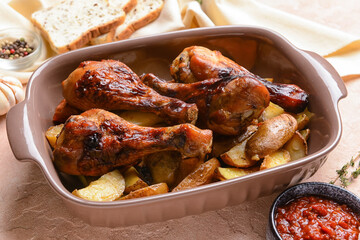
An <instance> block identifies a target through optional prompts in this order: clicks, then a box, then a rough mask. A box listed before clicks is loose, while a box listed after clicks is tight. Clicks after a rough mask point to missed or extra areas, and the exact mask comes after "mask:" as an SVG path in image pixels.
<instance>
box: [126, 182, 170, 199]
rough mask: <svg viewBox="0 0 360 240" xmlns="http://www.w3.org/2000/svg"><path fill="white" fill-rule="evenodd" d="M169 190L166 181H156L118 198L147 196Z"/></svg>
mask: <svg viewBox="0 0 360 240" xmlns="http://www.w3.org/2000/svg"><path fill="white" fill-rule="evenodd" d="M167 192H169V188H168V185H167V184H166V183H158V184H154V185H151V186H148V187H145V188H140V189H138V190H136V191H133V192H130V193H129V194H128V195H126V196H124V197H122V198H120V200H126V199H133V198H141V197H148V196H153V195H157V194H163V193H167Z"/></svg>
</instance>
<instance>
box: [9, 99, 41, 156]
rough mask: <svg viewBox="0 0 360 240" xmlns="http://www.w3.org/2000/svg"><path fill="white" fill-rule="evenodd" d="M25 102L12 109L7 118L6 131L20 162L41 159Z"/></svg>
mask: <svg viewBox="0 0 360 240" xmlns="http://www.w3.org/2000/svg"><path fill="white" fill-rule="evenodd" d="M26 111H27V106H26V104H25V101H23V102H21V103H18V104H17V105H15V106H14V107H12V108H11V109H10V111H9V112H8V113H7V116H6V131H7V135H8V140H9V143H10V146H11V149H12V151H13V154H14V156H15V158H16V159H17V160H19V161H23V160H35V159H39V158H38V155H39V152H38V151H37V150H36V147H35V144H34V140H33V136H32V134H31V129H30V126H29V120H28V119H27V113H26Z"/></svg>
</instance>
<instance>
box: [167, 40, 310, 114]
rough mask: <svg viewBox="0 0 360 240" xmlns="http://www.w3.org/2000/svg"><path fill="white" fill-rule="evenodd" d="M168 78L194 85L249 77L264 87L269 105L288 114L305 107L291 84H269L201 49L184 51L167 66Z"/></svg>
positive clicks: (304, 97) (305, 96)
mask: <svg viewBox="0 0 360 240" xmlns="http://www.w3.org/2000/svg"><path fill="white" fill-rule="evenodd" d="M170 73H171V76H172V77H173V78H174V80H175V81H176V82H182V83H194V82H198V81H202V80H206V79H210V78H223V77H228V76H232V75H244V74H245V75H251V76H253V77H254V78H256V79H257V80H258V81H259V82H261V83H262V84H264V85H265V86H266V88H267V89H268V91H269V93H270V99H271V101H272V102H274V103H276V104H278V105H280V106H281V107H283V108H284V109H285V110H286V111H289V112H301V111H303V110H304V109H305V107H306V106H307V104H308V94H307V93H306V92H305V91H304V90H302V89H301V88H300V87H298V86H296V85H294V84H281V83H271V82H269V81H266V80H265V79H262V78H261V77H259V76H256V75H254V74H252V73H251V72H249V71H248V70H247V69H245V68H244V67H242V66H240V65H239V64H237V63H235V62H234V61H232V60H230V59H229V58H227V57H225V56H223V55H222V54H221V53H220V52H219V51H211V50H210V49H208V48H205V47H200V46H191V47H188V48H185V49H184V50H183V51H182V52H181V53H180V54H179V56H178V57H177V58H176V59H175V60H174V61H173V63H172V65H171V66H170Z"/></svg>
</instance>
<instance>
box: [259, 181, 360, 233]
mask: <svg viewBox="0 0 360 240" xmlns="http://www.w3.org/2000/svg"><path fill="white" fill-rule="evenodd" d="M359 233H360V199H359V198H358V197H357V196H356V195H355V194H353V193H351V192H349V191H348V190H346V189H344V188H341V187H338V186H335V185H332V184H328V183H322V182H306V183H301V184H297V185H295V186H293V187H290V188H288V189H286V190H285V191H284V192H282V193H281V194H280V195H279V196H278V197H277V198H276V199H275V201H274V203H273V205H272V207H271V210H270V217H269V226H268V229H267V234H266V237H267V239H269V240H272V239H276V240H279V239H282V240H290V239H291V240H298V239H314V240H318V239H359Z"/></svg>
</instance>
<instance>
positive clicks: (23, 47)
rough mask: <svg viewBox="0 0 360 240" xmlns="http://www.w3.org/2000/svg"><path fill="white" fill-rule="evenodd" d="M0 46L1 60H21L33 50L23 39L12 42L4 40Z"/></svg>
mask: <svg viewBox="0 0 360 240" xmlns="http://www.w3.org/2000/svg"><path fill="white" fill-rule="evenodd" d="M0 46H1V50H0V58H3V59H17V58H22V57H25V56H27V55H29V54H30V53H32V52H33V51H34V48H33V47H32V46H30V45H29V44H28V43H27V42H26V41H25V39H24V38H20V39H16V40H15V41H13V42H11V41H9V40H4V41H3V42H0Z"/></svg>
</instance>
